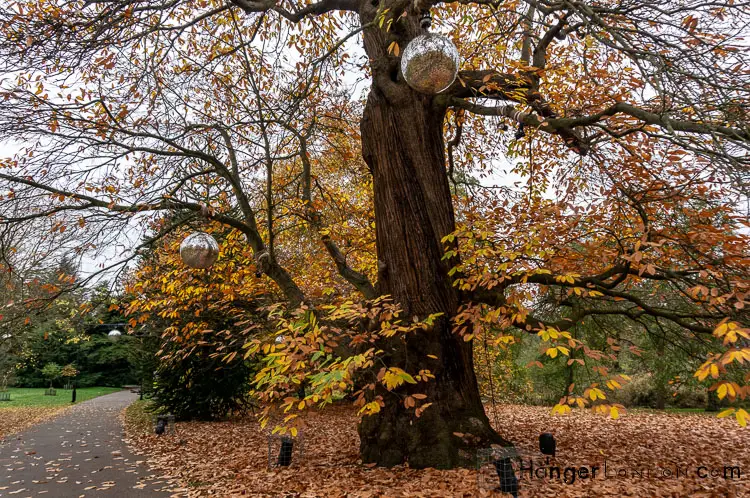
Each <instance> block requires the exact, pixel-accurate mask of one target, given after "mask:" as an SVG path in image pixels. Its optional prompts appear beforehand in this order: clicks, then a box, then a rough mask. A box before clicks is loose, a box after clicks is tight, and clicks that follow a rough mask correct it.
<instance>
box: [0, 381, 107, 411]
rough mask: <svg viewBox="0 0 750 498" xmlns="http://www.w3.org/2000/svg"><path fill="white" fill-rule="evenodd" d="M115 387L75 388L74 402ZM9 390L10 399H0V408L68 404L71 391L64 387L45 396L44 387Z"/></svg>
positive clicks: (94, 396) (103, 393)
mask: <svg viewBox="0 0 750 498" xmlns="http://www.w3.org/2000/svg"><path fill="white" fill-rule="evenodd" d="M119 390H120V389H119V388H117V387H82V388H80V389H77V390H76V403H78V402H80V401H86V400H87V399H91V398H96V397H97V396H103V395H105V394H112V393H114V392H117V391H119ZM8 391H10V401H0V410H2V409H3V408H20V407H32V406H68V405H70V399H71V395H72V391H66V390H64V389H58V390H57V396H45V395H44V391H45V389H43V388H39V389H36V388H34V389H26V388H14V387H11V388H9V389H8Z"/></svg>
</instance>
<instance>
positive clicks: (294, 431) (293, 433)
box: [289, 427, 297, 437]
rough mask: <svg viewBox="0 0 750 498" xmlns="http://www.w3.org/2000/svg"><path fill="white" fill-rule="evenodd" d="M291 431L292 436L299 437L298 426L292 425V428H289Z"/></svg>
mask: <svg viewBox="0 0 750 498" xmlns="http://www.w3.org/2000/svg"><path fill="white" fill-rule="evenodd" d="M289 432H291V433H292V436H294V437H297V428H296V427H292V428H291V429H290V430H289Z"/></svg>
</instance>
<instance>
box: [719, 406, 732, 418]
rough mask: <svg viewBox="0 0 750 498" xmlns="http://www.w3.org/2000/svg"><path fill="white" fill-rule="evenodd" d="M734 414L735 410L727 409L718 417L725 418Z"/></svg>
mask: <svg viewBox="0 0 750 498" xmlns="http://www.w3.org/2000/svg"><path fill="white" fill-rule="evenodd" d="M733 413H734V408H727V409H726V410H724V411H723V412H721V413H719V414H718V415H717V417H718V418H724V417H727V416H729V415H731V414H733Z"/></svg>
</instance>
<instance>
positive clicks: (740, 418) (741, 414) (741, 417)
mask: <svg viewBox="0 0 750 498" xmlns="http://www.w3.org/2000/svg"><path fill="white" fill-rule="evenodd" d="M734 416H735V417H736V418H737V422H739V424H740V425H741V426H742V427H745V426H747V419H748V418H750V415H748V413H747V412H746V411H745V410H743V409H742V408H740V409H739V410H737V413H735V414H734Z"/></svg>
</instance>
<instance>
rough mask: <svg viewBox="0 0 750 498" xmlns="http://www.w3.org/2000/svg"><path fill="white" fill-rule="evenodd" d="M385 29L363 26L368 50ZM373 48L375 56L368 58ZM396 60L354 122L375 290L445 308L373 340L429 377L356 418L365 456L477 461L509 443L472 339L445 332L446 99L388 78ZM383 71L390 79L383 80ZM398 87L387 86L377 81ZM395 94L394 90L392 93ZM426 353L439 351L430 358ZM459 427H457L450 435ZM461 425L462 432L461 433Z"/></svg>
mask: <svg viewBox="0 0 750 498" xmlns="http://www.w3.org/2000/svg"><path fill="white" fill-rule="evenodd" d="M382 36H383V35H382V30H381V31H378V30H374V31H371V32H370V33H366V34H365V47H366V49H367V50H368V52H369V53H370V57H371V60H378V58H377V56H382V55H383V54H382V53H376V54H373V53H372V52H378V51H381V50H384V47H385V44H384V43H383V42H382V40H373V38H376V37H382ZM373 55H375V58H373ZM396 74H397V72H395V73H394V71H393V68H390V70H388V69H386V70H383V69H382V68H381V69H380V73H379V74H374V80H375V81H378V80H379V79H380V81H381V84H378V83H373V86H372V89H371V91H370V95H369V97H368V101H367V105H366V108H365V111H364V116H363V120H362V124H361V132H362V148H363V155H364V159H365V161H366V162H367V164H368V166H369V168H370V170H371V172H372V175H373V188H374V194H375V219H376V237H377V251H378V259H379V261H380V267H381V271H380V272H379V278H378V290H379V292H380V293H381V294H390V295H391V296H392V297H393V298H394V299H395V301H396V302H398V303H399V304H400V305H401V306H402V307H403V309H404V311H405V313H406V315H405V316H406V317H411V316H414V315H416V316H418V317H420V318H424V317H426V316H427V315H430V314H433V313H443V316H442V318H440V319H438V320H437V321H436V324H435V326H434V327H433V329H432V330H430V331H425V332H421V333H417V334H409V335H408V337H406V338H404V339H399V340H394V341H390V342H388V343H386V344H382V345H380V347H381V348H382V349H383V350H384V351H385V354H386V364H387V365H388V366H397V367H400V368H402V369H404V370H406V371H407V372H409V373H412V374H414V373H417V372H419V371H420V370H429V371H430V372H431V373H432V374H433V375H434V376H435V378H434V379H432V380H430V381H429V382H427V383H422V382H420V383H418V384H416V385H412V384H406V385H405V386H402V387H400V388H398V389H396V390H395V394H394V393H388V392H387V391H385V390H381V391H380V392H379V394H381V395H383V396H384V400H385V404H386V406H385V407H384V408H383V409H382V410H381V411H380V412H379V413H378V414H376V415H371V416H365V417H363V419H362V421H361V423H360V425H359V435H360V451H361V455H362V459H363V461H364V462H366V463H370V462H375V463H377V464H379V465H384V466H392V465H398V464H401V463H404V462H407V461H408V462H409V465H410V466H411V467H415V468H424V467H435V468H450V467H455V466H458V465H468V464H470V463H471V462H473V461H474V459H475V455H476V451H475V450H476V449H477V448H479V447H487V446H489V445H490V444H492V443H497V444H507V443H506V442H505V441H504V440H503V439H502V438H500V437H499V436H498V435H497V434H496V433H495V432H494V431H493V430H492V429H491V428H490V425H489V420H488V419H487V416H486V415H485V413H484V408H483V406H482V403H481V399H480V396H479V389H478V386H477V381H476V377H475V374H474V365H473V359H472V345H471V342H465V341H464V340H463V339H462V338H461V337H459V336H457V335H456V334H454V333H453V332H452V326H451V320H450V318H451V317H453V316H454V315H455V313H456V311H457V309H458V306H459V300H460V296H459V295H458V292H457V290H456V289H455V288H454V287H453V286H452V284H451V280H450V278H449V276H448V271H449V269H450V266H452V264H453V263H451V262H446V261H443V260H442V256H443V254H444V249H443V244H442V242H441V239H442V238H443V237H444V236H445V235H447V234H449V233H451V232H452V231H453V230H454V228H455V222H454V214H453V204H452V200H451V194H450V190H449V186H448V177H447V174H446V170H445V155H444V143H443V118H444V115H445V110H444V108H441V107H440V106H437V105H435V104H434V102H433V99H432V98H431V97H429V96H422V95H419V94H417V93H416V92H413V91H412V90H411V89H409V88H408V87H407V86H406V85H405V84H404V83H403V82H398V81H395V78H394V76H395V75H396ZM384 75H386V77H388V78H389V80H390V81H388V82H385V83H382V78H383V77H384ZM383 84H385V85H392V87H391V88H390V90H394V88H393V87H397V89H398V91H397V93H394V92H389V93H388V96H386V93H385V91H388V90H389V89H388V88H386V89H385V91H384V89H383V87H382V85H383ZM396 96H397V97H398V98H395V97H396ZM428 355H431V356H433V357H436V358H437V359H434V358H430V357H428ZM414 393H423V394H426V395H427V399H426V400H425V402H431V403H433V404H432V406H430V407H429V408H427V409H426V410H425V411H424V412H423V414H422V415H421V417H416V416H415V414H414V409H413V408H410V409H406V408H405V407H404V402H403V400H404V397H405V396H406V395H408V394H414ZM456 434H460V435H456ZM461 435H462V436H461Z"/></svg>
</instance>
